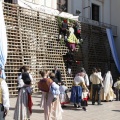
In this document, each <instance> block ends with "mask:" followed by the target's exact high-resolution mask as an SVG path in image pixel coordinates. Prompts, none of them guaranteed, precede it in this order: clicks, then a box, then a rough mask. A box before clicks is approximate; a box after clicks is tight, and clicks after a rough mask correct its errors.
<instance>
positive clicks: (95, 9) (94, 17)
mask: <svg viewBox="0 0 120 120" xmlns="http://www.w3.org/2000/svg"><path fill="white" fill-rule="evenodd" d="M99 9H100V7H99V6H98V5H95V4H92V20H95V21H99V17H100V13H99V12H100V10H99Z"/></svg>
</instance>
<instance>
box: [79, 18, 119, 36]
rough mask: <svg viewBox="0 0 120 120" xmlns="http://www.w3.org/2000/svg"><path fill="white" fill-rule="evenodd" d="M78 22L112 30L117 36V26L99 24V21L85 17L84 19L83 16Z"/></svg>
mask: <svg viewBox="0 0 120 120" xmlns="http://www.w3.org/2000/svg"><path fill="white" fill-rule="evenodd" d="M78 20H79V21H80V22H83V23H87V24H90V25H94V26H98V27H102V28H110V29H111V30H112V33H113V36H117V26H114V25H111V24H107V23H103V22H98V21H95V20H91V19H89V18H85V17H82V16H79V18H78Z"/></svg>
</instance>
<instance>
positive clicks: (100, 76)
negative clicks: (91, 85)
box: [97, 72, 103, 81]
mask: <svg viewBox="0 0 120 120" xmlns="http://www.w3.org/2000/svg"><path fill="white" fill-rule="evenodd" d="M97 74H98V77H99V78H100V80H101V81H103V77H102V75H101V72H97Z"/></svg>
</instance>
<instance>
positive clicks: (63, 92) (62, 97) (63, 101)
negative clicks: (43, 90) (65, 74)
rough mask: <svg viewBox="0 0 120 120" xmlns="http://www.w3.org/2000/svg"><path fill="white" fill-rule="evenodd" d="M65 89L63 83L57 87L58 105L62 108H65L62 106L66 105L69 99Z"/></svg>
mask: <svg viewBox="0 0 120 120" xmlns="http://www.w3.org/2000/svg"><path fill="white" fill-rule="evenodd" d="M67 89H68V88H67V87H66V86H65V85H64V82H63V81H61V85H60V87H59V90H60V95H59V96H60V103H61V105H62V107H65V106H64V104H68V103H69V98H68V95H67Z"/></svg>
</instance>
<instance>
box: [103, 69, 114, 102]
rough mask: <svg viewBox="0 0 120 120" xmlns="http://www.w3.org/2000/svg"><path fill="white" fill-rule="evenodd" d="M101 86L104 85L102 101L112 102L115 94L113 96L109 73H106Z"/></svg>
mask: <svg viewBox="0 0 120 120" xmlns="http://www.w3.org/2000/svg"><path fill="white" fill-rule="evenodd" d="M103 85H104V89H103V95H102V100H104V101H112V100H113V99H114V97H115V94H114V92H113V89H112V85H113V78H112V75H111V72H110V71H108V72H107V73H106V75H105V78H104V81H103Z"/></svg>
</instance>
